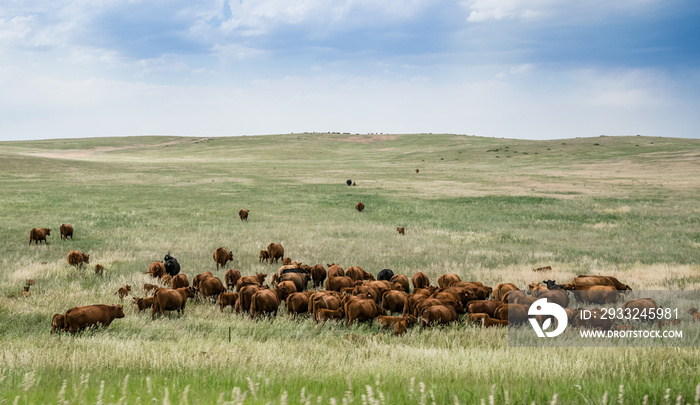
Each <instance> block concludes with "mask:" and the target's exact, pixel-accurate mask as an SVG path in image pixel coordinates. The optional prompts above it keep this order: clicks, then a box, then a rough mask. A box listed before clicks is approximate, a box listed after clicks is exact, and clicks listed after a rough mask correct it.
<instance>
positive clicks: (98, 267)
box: [95, 263, 105, 276]
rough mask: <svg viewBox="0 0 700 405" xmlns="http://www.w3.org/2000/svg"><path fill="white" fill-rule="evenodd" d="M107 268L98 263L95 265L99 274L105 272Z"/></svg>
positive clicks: (96, 272)
mask: <svg viewBox="0 0 700 405" xmlns="http://www.w3.org/2000/svg"><path fill="white" fill-rule="evenodd" d="M104 270H105V268H104V267H103V266H102V265H101V264H99V263H98V264H96V265H95V274H99V275H100V276H101V275H102V273H103V272H104Z"/></svg>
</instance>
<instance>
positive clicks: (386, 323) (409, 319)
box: [377, 315, 418, 329]
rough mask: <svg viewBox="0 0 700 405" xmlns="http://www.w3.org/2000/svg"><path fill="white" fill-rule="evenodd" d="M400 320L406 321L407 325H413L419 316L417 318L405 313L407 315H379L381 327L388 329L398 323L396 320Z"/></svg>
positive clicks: (378, 319)
mask: <svg viewBox="0 0 700 405" xmlns="http://www.w3.org/2000/svg"><path fill="white" fill-rule="evenodd" d="M399 321H406V325H407V326H411V325H413V324H414V323H416V322H418V318H416V317H415V316H413V315H405V316H386V315H379V316H378V317H377V324H378V325H379V329H388V328H390V327H392V326H394V325H395V324H396V322H399Z"/></svg>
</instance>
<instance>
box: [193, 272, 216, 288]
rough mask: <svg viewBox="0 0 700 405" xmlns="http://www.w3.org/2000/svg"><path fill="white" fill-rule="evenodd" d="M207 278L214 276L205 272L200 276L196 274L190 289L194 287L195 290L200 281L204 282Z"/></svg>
mask: <svg viewBox="0 0 700 405" xmlns="http://www.w3.org/2000/svg"><path fill="white" fill-rule="evenodd" d="M209 277H214V275H213V274H212V273H211V271H205V272H204V273H202V274H197V275H196V276H194V278H193V279H192V287H194V288H195V289H197V288H199V283H201V282H202V280H204V279H205V278H209Z"/></svg>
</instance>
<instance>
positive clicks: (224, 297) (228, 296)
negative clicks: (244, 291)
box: [219, 292, 239, 312]
mask: <svg viewBox="0 0 700 405" xmlns="http://www.w3.org/2000/svg"><path fill="white" fill-rule="evenodd" d="M238 297H239V295H238V293H229V292H226V293H221V294H219V310H220V311H221V312H224V308H225V307H227V306H231V312H233V310H234V309H235V307H236V301H238Z"/></svg>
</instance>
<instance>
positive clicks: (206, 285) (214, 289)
mask: <svg viewBox="0 0 700 405" xmlns="http://www.w3.org/2000/svg"><path fill="white" fill-rule="evenodd" d="M197 291H199V295H200V297H202V298H209V297H211V298H214V299H216V296H218V295H219V294H221V293H222V292H226V287H224V283H222V282H221V280H220V279H219V278H218V277H207V278H205V279H204V280H202V281H201V282H200V283H199V288H198V289H197Z"/></svg>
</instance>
